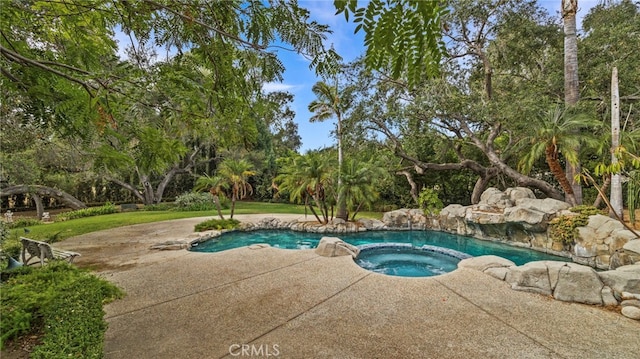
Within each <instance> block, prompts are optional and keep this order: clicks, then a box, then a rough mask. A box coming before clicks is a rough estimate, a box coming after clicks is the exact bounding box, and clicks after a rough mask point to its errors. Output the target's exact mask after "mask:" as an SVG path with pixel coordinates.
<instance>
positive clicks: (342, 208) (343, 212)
mask: <svg viewBox="0 0 640 359" xmlns="http://www.w3.org/2000/svg"><path fill="white" fill-rule="evenodd" d="M337 117H338V199H337V201H336V202H338V213H337V214H336V218H340V219H344V220H345V221H346V220H348V219H349V218H348V216H349V214H348V213H347V204H346V201H345V198H344V193H343V191H342V161H343V157H342V119H341V118H340V114H339V113H338V115H337Z"/></svg>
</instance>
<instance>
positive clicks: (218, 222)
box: [195, 219, 240, 232]
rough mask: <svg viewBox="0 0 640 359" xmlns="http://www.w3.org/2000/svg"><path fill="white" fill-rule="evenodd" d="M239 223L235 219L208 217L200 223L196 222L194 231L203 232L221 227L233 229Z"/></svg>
mask: <svg viewBox="0 0 640 359" xmlns="http://www.w3.org/2000/svg"><path fill="white" fill-rule="evenodd" d="M239 224H240V222H239V221H237V220H235V219H210V220H207V221H204V222H201V223H198V224H196V227H195V231H196V232H203V231H209V230H212V229H215V230H221V229H235V228H237V227H238V225H239Z"/></svg>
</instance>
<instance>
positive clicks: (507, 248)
mask: <svg viewBox="0 0 640 359" xmlns="http://www.w3.org/2000/svg"><path fill="white" fill-rule="evenodd" d="M325 236H336V237H339V238H340V239H342V240H343V241H345V242H347V243H349V244H352V245H355V246H361V245H365V244H372V243H408V244H411V245H412V246H414V247H422V246H424V245H431V246H438V247H443V248H449V249H453V250H456V251H459V252H463V253H467V254H469V255H471V256H474V257H477V256H483V255H489V254H493V255H496V256H500V257H503V258H507V259H509V260H511V261H513V262H514V263H515V264H516V265H522V264H525V263H528V262H532V261H541V260H554V261H564V262H569V261H571V260H570V259H569V258H565V257H559V256H554V255H551V254H547V253H542V252H538V251H534V250H531V249H527V248H521V247H515V246H511V245H508V244H505V243H499V242H491V241H483V240H479V239H475V238H471V237H464V236H457V235H453V234H449V233H444V232H436V231H368V232H360V233H341V234H335V235H334V234H321V233H308V232H294V231H286V230H285V231H282V230H259V231H250V232H241V231H235V232H227V233H224V234H222V235H221V236H220V237H217V238H214V239H211V240H208V241H205V242H202V243H199V244H198V245H197V246H194V247H192V248H191V250H192V251H194V252H220V251H225V250H228V249H233V248H238V247H243V246H249V245H252V244H257V243H267V244H269V245H271V246H272V247H276V248H284V249H311V248H315V247H317V246H318V243H319V242H320V239H321V238H322V237H325Z"/></svg>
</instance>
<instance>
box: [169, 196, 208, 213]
mask: <svg viewBox="0 0 640 359" xmlns="http://www.w3.org/2000/svg"><path fill="white" fill-rule="evenodd" d="M175 204H176V209H177V210H179V211H210V210H214V209H215V208H216V206H215V204H214V203H213V195H211V193H209V192H188V193H185V194H182V195H180V196H178V197H176V201H175Z"/></svg>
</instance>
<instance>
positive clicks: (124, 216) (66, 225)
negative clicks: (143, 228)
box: [10, 202, 382, 242]
mask: <svg viewBox="0 0 640 359" xmlns="http://www.w3.org/2000/svg"><path fill="white" fill-rule="evenodd" d="M229 212H230V211H229V210H228V209H227V210H223V211H222V213H223V214H224V215H225V218H228V216H229ZM260 213H293V214H304V213H305V209H304V206H302V205H292V204H284V203H266V202H237V203H236V209H235V214H236V215H238V214H260ZM307 214H308V216H309V218H310V220H312V219H313V215H312V214H311V212H307ZM212 216H215V217H217V212H216V211H193V212H181V211H142V210H139V211H131V212H122V213H114V214H106V215H100V216H94V217H85V218H78V219H72V220H68V221H64V222H54V223H49V224H38V225H33V226H28V227H27V231H28V233H27V232H26V231H25V229H24V228H15V229H12V230H11V234H10V240H11V239H13V240H15V241H16V242H17V241H18V237H20V236H24V237H29V238H33V239H38V240H51V241H53V242H55V241H61V240H63V239H66V238H69V237H74V236H79V235H82V234H85V233H90V232H95V231H100V230H104V229H110V228H117V227H122V226H129V225H132V224H140V223H151V222H160V221H167V220H172V219H181V218H194V217H212ZM363 217H366V218H377V219H380V218H381V217H382V214H381V213H377V212H360V213H358V218H363Z"/></svg>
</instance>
